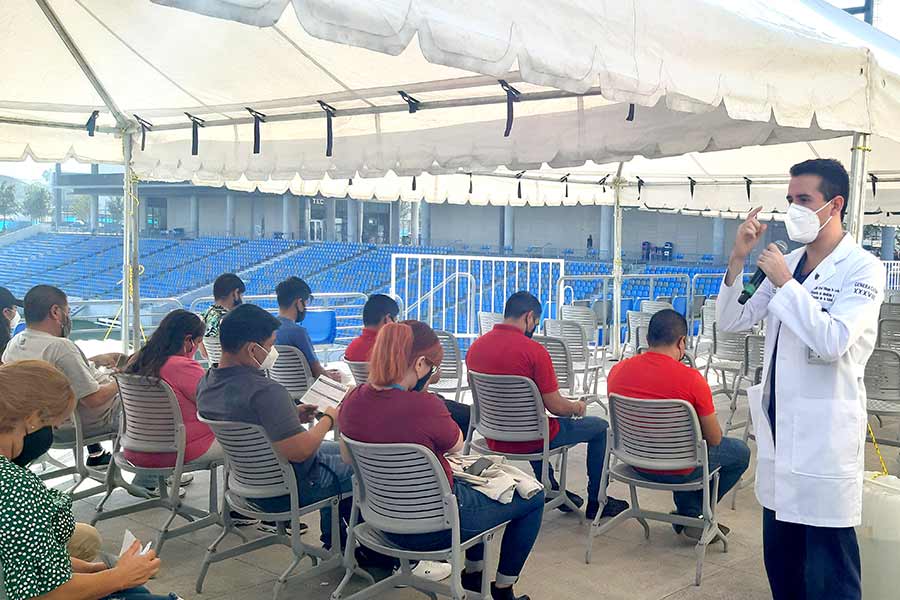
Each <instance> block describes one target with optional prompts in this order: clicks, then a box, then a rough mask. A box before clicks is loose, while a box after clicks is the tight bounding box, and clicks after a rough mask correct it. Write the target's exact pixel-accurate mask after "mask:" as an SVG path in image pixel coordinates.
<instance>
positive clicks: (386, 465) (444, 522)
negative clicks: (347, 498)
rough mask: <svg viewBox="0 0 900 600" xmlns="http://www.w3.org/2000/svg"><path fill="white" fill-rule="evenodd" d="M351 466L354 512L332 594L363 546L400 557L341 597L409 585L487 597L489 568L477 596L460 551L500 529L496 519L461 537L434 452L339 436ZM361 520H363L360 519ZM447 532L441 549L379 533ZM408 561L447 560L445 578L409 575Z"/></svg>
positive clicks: (354, 598)
mask: <svg viewBox="0 0 900 600" xmlns="http://www.w3.org/2000/svg"><path fill="white" fill-rule="evenodd" d="M341 437H342V439H343V440H344V444H345V445H346V448H347V451H348V452H349V454H350V458H351V461H352V465H353V474H354V477H353V499H354V502H353V512H352V515H351V517H350V526H349V528H348V530H347V549H346V551H345V552H344V566H345V568H346V573H345V575H344V578H343V580H342V581H341V583H340V584H339V585H338V587H337V589H335V590H334V592H333V593H332V595H331V598H332V600H339V599H340V598H341V596H342V594H343V590H344V588H345V587H346V585H347V584H348V583H349V581H350V579H351V578H352V577H353V574H354V573H355V572H357V567H356V560H355V554H354V551H355V549H356V546H357V544H362V545H363V546H365V547H366V548H370V549H372V550H374V551H376V552H380V553H381V554H384V555H387V556H392V557H394V558H397V559H398V560H399V561H400V568H399V569H398V570H397V572H396V573H394V574H393V575H391V576H390V577H387V578H386V579H382V580H381V581H379V582H378V583H375V584H373V585H370V586H368V587H366V588H363V589H362V590H360V591H358V592H356V593H355V594H353V595H351V596H349V597H348V598H347V600H363V599H364V598H372V597H375V596H377V595H379V594H381V593H383V592H386V591H389V590H393V589H394V588H395V587H397V586H410V587H413V588H415V589H417V590H420V591H422V592H424V593H425V594H427V595H428V596H430V597H431V598H433V599H436V598H437V594H441V595H445V596H450V597H451V598H454V599H458V600H462V599H463V598H471V597H475V598H479V597H480V598H484V599H485V600H487V599H489V598H490V580H489V576H488V572H489V571H488V569H484V570H483V571H482V579H481V594H477V593H472V592H467V591H466V590H465V589H464V588H463V587H462V581H461V575H462V572H463V566H464V560H465V554H464V552H465V550H466V549H468V548H471V547H472V546H475V545H477V544H482V543H483V544H485V546H486V547H485V556H489V555H490V554H489V553H488V552H487V545H488V544H490V543H491V542H492V541H493V540H494V538H495V536H497V534H499V533H500V532H502V531H503V529H504V528H505V527H506V525H507V523H508V522H506V523H502V524H500V525H498V526H496V527H493V528H492V529H489V530H488V531H485V532H484V533H481V534H479V535H476V536H474V537H471V538H469V539H462V535H461V533H460V523H459V507H458V504H457V500H456V496H454V495H453V490H451V489H450V483H449V481H448V480H447V476H446V474H445V473H444V469H443V467H441V463H440V462H439V461H438V459H437V457H436V456H435V455H434V453H433V452H432V451H431V450H429V449H428V448H425V447H424V446H420V445H418V444H364V443H362V442H357V441H354V440H352V439H350V438H348V437H347V436H341ZM360 517H362V519H360ZM361 520H362V522H361ZM447 529H449V530H450V537H451V543H450V545H449V546H448V547H447V548H442V549H440V550H434V551H430V552H422V551H413V550H407V549H405V548H403V547H402V546H400V545H398V544H395V543H394V542H392V541H390V540H389V539H388V538H387V537H386V536H385V535H384V534H383V532H388V533H395V534H421V533H433V532H438V531H445V530H447ZM411 560H435V561H441V560H444V561H448V562H449V563H450V567H451V571H450V584H449V585H446V584H442V583H439V582H435V581H430V580H428V579H424V578H422V577H417V576H416V575H415V574H413V572H412V569H411V568H410V561H411Z"/></svg>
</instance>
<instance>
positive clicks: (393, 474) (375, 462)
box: [341, 435, 459, 533]
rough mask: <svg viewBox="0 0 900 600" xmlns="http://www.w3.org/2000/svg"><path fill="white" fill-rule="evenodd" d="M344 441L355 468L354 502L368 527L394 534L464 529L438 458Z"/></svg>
mask: <svg viewBox="0 0 900 600" xmlns="http://www.w3.org/2000/svg"><path fill="white" fill-rule="evenodd" d="M341 437H342V438H343V440H344V443H345V445H346V447H347V450H348V451H349V453H350V459H351V464H352V466H353V474H354V478H353V485H354V488H355V489H354V493H353V501H354V502H355V503H356V505H357V506H358V507H359V510H360V513H361V514H362V518H363V520H364V521H365V522H366V524H368V525H370V526H371V527H374V528H375V529H376V530H378V531H387V532H389V533H429V532H433V531H443V530H445V529H452V528H455V527H456V528H458V527H459V512H458V510H459V509H458V508H457V504H456V500H455V499H454V497H453V491H452V490H451V489H450V483H449V482H448V481H447V476H446V474H445V473H444V469H443V467H442V466H441V463H440V462H439V461H438V459H437V456H435V454H434V452H432V451H431V450H429V449H428V448H426V447H425V446H420V445H419V444H365V443H362V442H357V441H355V440H352V439H350V438H348V437H347V436H345V435H342V436H341Z"/></svg>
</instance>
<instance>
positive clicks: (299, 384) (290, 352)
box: [269, 346, 315, 400]
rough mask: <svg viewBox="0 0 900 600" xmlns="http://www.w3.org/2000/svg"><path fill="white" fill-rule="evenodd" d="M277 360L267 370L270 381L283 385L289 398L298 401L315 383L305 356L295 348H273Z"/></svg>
mask: <svg viewBox="0 0 900 600" xmlns="http://www.w3.org/2000/svg"><path fill="white" fill-rule="evenodd" d="M275 349H276V350H278V360H276V361H275V364H274V365H272V368H271V369H269V377H270V378H271V379H272V381H275V382H276V383H280V384H281V385H283V386H284V387H285V388H286V389H287V391H288V392H289V393H290V394H291V398H293V399H295V400H299V399H300V398H301V397H302V396H303V394H305V393H306V392H307V391H308V390H309V388H310V387H311V386H312V384H313V382H314V381H315V380H314V378H313V375H312V371H311V370H310V368H309V363H308V362H307V361H306V356H304V355H303V353H302V352H300V350H299V349H298V348H297V347H295V346H275Z"/></svg>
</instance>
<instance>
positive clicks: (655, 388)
mask: <svg viewBox="0 0 900 600" xmlns="http://www.w3.org/2000/svg"><path fill="white" fill-rule="evenodd" d="M647 343H648V344H649V346H650V349H649V350H648V351H647V352H644V353H643V354H639V355H638V356H635V357H633V358H629V359H628V360H625V361H622V362H621V363H619V364H617V365H616V366H615V367H613V368H612V370H611V371H610V372H609V377H608V378H607V386H606V387H607V391H608V393H610V394H617V395H619V396H625V397H628V398H638V399H647V400H686V401H688V402H690V403H691V404H692V405H693V407H694V410H696V411H697V417H698V418H699V420H700V431H701V432H702V433H703V439H704V440H706V444H707V452H708V455H709V468H710V470H712V469H715V468H716V467H720V470H719V498H718V499H719V500H721V499H722V496H724V495H725V494H727V493H728V491H729V490H730V489H731V488H733V487H734V486H735V484H736V483H737V482H738V481H740V479H741V475H743V474H744V471H746V470H747V465H749V464H750V449H749V448H748V447H747V444H745V443H744V442H743V441H741V440H739V439H736V438H730V437H724V436H723V435H722V428H721V427H720V426H719V420H718V419H717V418H716V409H715V407H714V406H713V399H712V392H711V391H710V389H709V384H708V383H707V382H706V379H704V377H703V375H701V374H700V371H697V370H696V369H692V368H690V367H689V366H687V365H685V364H684V363H682V362H681V360H682V359H683V358H684V353H685V347H686V345H687V321H685V320H684V317H683V316H681V314H679V313H678V312H676V311H674V310H668V309H667V310H662V311H660V312H658V313H656V314H655V315H653V318H652V319H650V326H649V327H648V329H647ZM701 474H702V470H701V469H699V468H698V469H696V470H693V471H691V470H688V471H677V472H671V471H645V476H646V477H647V479H650V480H652V481H658V482H660V483H683V482H685V481H691V480H694V479H697V478H698V477H700V475H701ZM673 495H674V496H675V506H676V508H677V512H678V514H680V515H684V516H686V517H697V516H699V515H701V514H703V508H702V507H703V504H702V503H703V492H702V491H696V492H674V493H673ZM673 527H674V528H675V531H676V532H679V533H680V532H681V531H682V530H683V531H684V533H685V535H687V536H689V537H692V538H694V539H699V537H700V534H701V533H702V530H701V529H699V528H696V527H682V526H681V525H673ZM719 529H721V530H722V533H725V534H727V533H728V528H727V527H725V526H723V525H722V524H721V523H719Z"/></svg>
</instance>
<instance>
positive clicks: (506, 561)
mask: <svg viewBox="0 0 900 600" xmlns="http://www.w3.org/2000/svg"><path fill="white" fill-rule="evenodd" d="M443 354H444V353H443V350H442V349H441V344H440V342H439V341H438V338H437V336H436V335H435V333H434V331H432V330H431V328H430V327H429V326H428V325H426V324H425V323H421V322H419V321H402V322H400V323H389V324H387V325H385V326H384V327H382V329H381V331H379V332H378V338H377V339H376V341H375V347H374V348H373V349H372V356H371V358H370V362H369V382H368V383H367V384H365V385H362V386H360V387H358V388H355V389H354V390H353V391H352V392H350V394H349V395H348V396H347V398H346V399H344V401H343V402H342V403H341V412H340V416H339V418H338V420H339V422H340V430H341V432H342V433H343V434H344V435H346V436H347V437H348V438H350V439H353V440H356V441H359V442H365V443H372V444H403V443H406V444H421V445H423V446H425V447H427V448H429V449H430V450H431V451H432V452H434V453H435V455H436V456H437V458H438V460H439V461H440V462H441V465H442V466H443V467H444V471H445V473H446V474H447V479H448V480H449V481H450V486H451V487H452V488H453V492H454V494H455V496H456V499H457V503H458V504H459V520H460V534H461V535H462V539H469V538H471V537H473V536H475V535H478V534H480V533H482V532H484V531H487V530H489V529H491V528H493V527H496V526H497V525H499V524H500V523H503V522H504V521H509V522H510V523H509V525H508V526H507V527H506V532H505V533H504V534H503V542H502V545H501V548H500V563H499V566H498V568H497V579H496V581H494V582H493V583H491V595H492V596H493V598H494V600H528V596H516V595H515V594H514V593H513V590H512V586H513V584H514V583H515V582H516V580H517V579H518V577H519V573H520V572H521V571H522V567H523V566H524V564H525V560H526V559H527V558H528V555H529V553H530V552H531V548H532V547H533V546H534V542H535V540H536V539H537V535H538V532H539V531H540V528H541V517H542V515H543V510H544V494H543V492H541V493H539V494H537V495H536V496H534V497H532V498H531V499H529V500H525V499H524V498H522V497H521V496H519V495H514V496H513V500H512V502H510V503H509V504H501V503H500V502H496V501H494V500H491V499H490V498H488V497H487V496H485V495H484V494H482V493H481V492H479V491H477V490H475V489H473V488H472V487H470V486H469V485H468V484H467V483H465V482H463V481H456V482H454V480H453V472H452V470H451V469H450V464H449V463H448V462H447V459H446V458H444V454H446V453H452V452H458V451H460V450H461V449H462V447H463V433H462V431H460V429H459V427H457V425H456V423H454V421H453V419H452V418H451V417H450V413H449V412H448V411H447V407H446V406H445V405H444V402H443V401H442V400H441V399H440V397H438V396H436V395H434V394H431V393H428V392H427V391H425V388H426V386H427V385H428V381H429V379H431V377H432V376H433V375H434V374H435V373H436V372H437V368H438V365H440V364H441V358H443ZM385 535H386V536H388V537H389V538H390V539H391V540H392V541H394V543H397V544H400V545H402V546H404V547H406V548H409V549H410V550H417V551H430V550H438V549H442V548H446V547H448V546H449V545H450V531H449V530H446V531H441V532H436V533H429V534H415V535H399V534H389V533H385ZM483 568H484V546H483V545H478V546H475V547H473V548H470V549H469V550H467V551H466V567H465V571H464V572H463V574H462V584H463V587H465V588H466V589H468V590H472V591H474V592H478V591H480V590H481V571H482V570H483Z"/></svg>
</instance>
